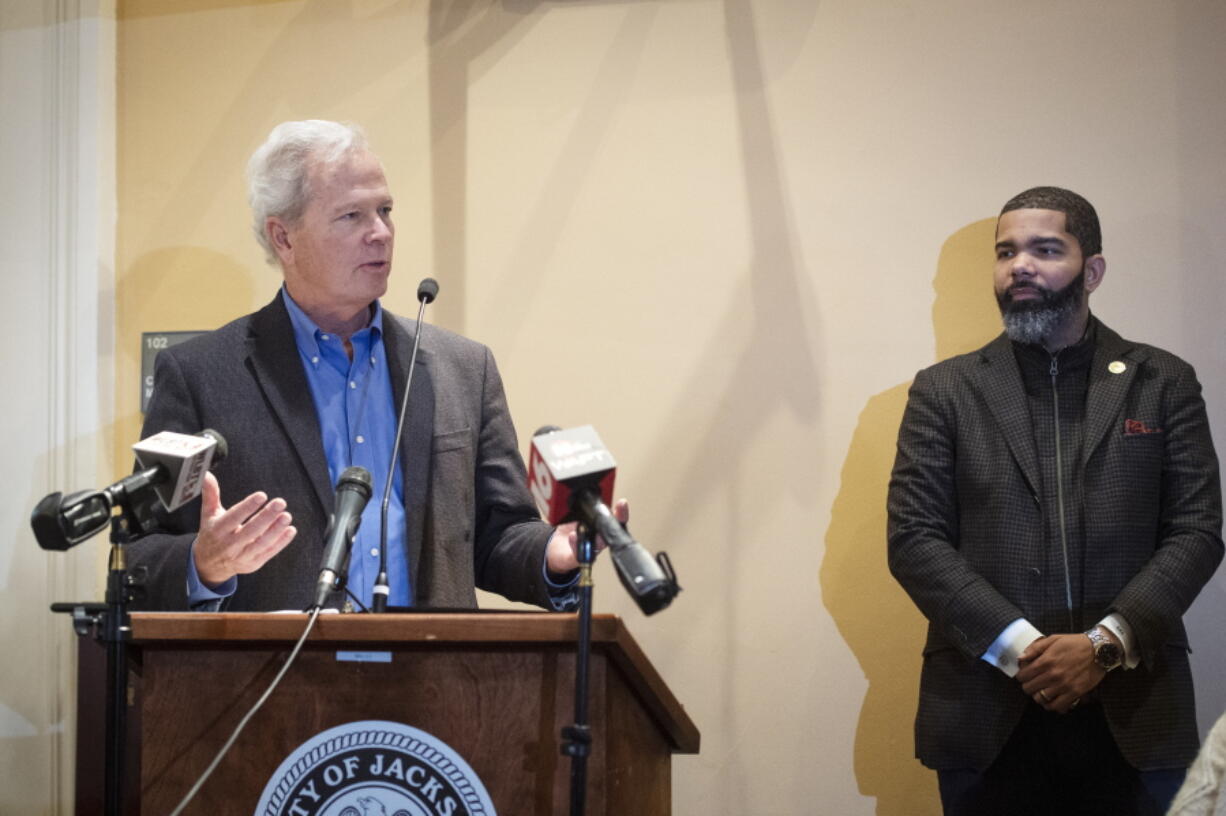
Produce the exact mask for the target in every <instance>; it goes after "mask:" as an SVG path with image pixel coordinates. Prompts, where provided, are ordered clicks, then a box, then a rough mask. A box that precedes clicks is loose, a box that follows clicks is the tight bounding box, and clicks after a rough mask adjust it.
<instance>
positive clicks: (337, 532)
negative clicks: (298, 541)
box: [315, 466, 373, 607]
mask: <svg viewBox="0 0 1226 816" xmlns="http://www.w3.org/2000/svg"><path fill="white" fill-rule="evenodd" d="M372 492H373V491H372V490H371V486H370V471H369V470H367V469H366V468H364V467H356V466H355V467H348V468H345V472H344V473H342V474H341V478H340V480H339V481H337V483H336V503H335V507H334V508H333V511H332V517H331V518H330V519H328V529H327V532H325V533H324V555H323V560H322V561H321V562H320V565H319V581H318V582H317V583H316V584H315V606H316V607H322V606H323V605H324V604H325V603H327V601H328V595H330V594H331V593H333V592H335V591H336V590H339V589H343V588H344V586H345V576H346V574H347V572H348V567H349V550H350V548H352V547H353V537H354V536H355V535H357V532H358V527H359V526H360V525H361V523H362V511H363V510H365V509H366V503H367V502H368V501H370V495H371V493H372Z"/></svg>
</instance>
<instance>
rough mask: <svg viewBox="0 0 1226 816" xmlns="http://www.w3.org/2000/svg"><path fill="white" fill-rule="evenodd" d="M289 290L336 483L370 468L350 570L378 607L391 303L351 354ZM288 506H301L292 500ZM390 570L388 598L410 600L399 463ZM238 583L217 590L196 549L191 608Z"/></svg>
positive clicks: (358, 590)
mask: <svg viewBox="0 0 1226 816" xmlns="http://www.w3.org/2000/svg"><path fill="white" fill-rule="evenodd" d="M281 297H282V299H283V300H284V302H285V308H286V310H287V311H288V312H289V318H290V323H291V324H292V325H293V328H294V342H295V344H296V345H297V346H298V355H299V357H300V358H301V359H302V366H303V370H304V371H305V372H306V378H307V385H308V387H309V388H310V391H311V398H312V400H313V401H314V403H315V414H316V416H317V417H318V419H319V429H320V434H321V436H322V437H323V445H324V456H325V458H326V459H327V460H328V476H329V479H330V481H331V482H332V484H334V485H335V484H336V482H337V480H339V479H340V475H341V473H342V472H344V470H345V468H347V467H350V466H352V465H360V466H361V467H364V468H366V469H367V470H368V471H370V476H371V481H372V483H373V487H374V492H373V494H372V496H371V499H370V502H369V503H367V505H366V510H365V511H364V512H363V513H362V524H361V526H360V527H359V529H358V534H357V536H356V537H355V538H354V543H353V551H352V554H351V555H350V559H349V575H348V586H349V590H350V591H351V592H352V593H353V594H354V595H356V596H357V597H358V598H359V599H360V600H361V601H362V603H363V604H365V605H367V606H370V604H371V596H372V594H373V593H372V588H373V586H374V583H375V578H376V577H377V576H378V574H379V520H380V515H381V513H382V510H381V508H382V504H383V491H384V486H385V485H386V484H387V469H388V466H389V465H390V464H391V455H392V444H393V442H394V441H395V438H396V416H397V414H396V405H395V398H394V397H393V394H392V377H391V373H390V371H389V369H388V365H387V355H386V353H385V349H384V346H383V307H382V306H381V305H379V302H378V301H375V313H374V316H373V317H372V318H371V320H370V323H369V324H367V326H366V328H364V329H362V330H361V331H359V332H357V333H356V334H354V335H353V336H352V337H350V338H349V342H350V345H351V346H352V348H353V359H352V360H350V359H349V355H348V354H347V353H346V352H345V345H344V341H342V340H341V338H339V337H337V336H336V335H334V334H330V333H328V332H325V331H324V330H322V329H320V328H319V326H317V325H315V322H314V321H313V320H311V318H310V317H308V316H307V314H306V312H304V311H302V308H301V307H300V306H298V304H297V303H295V302H294V299H293V298H292V297H290V295H289V292H287V291H286V290H285V288H284V287H282V289H281ZM288 510H289V511H290V512H291V513H293V512H294V508H292V507H290V508H288ZM303 543H307V542H303ZM311 544H322V542H311ZM387 574H388V583H389V585H390V587H391V594H390V595H389V596H388V605H389V606H409V605H410V604H411V603H412V601H413V595H412V585H411V582H410V577H409V565H408V557H407V553H406V550H405V529H404V476H403V473H402V469H401V467H400V465H399V463H397V466H396V472H395V475H394V477H393V479H392V494H391V497H390V499H389V501H388V508H387ZM237 586H238V581H237V579H236V578H231V579H230V580H229V581H227V582H226V583H224V584H222V585H221V586H219V587H217V588H216V589H215V590H210V589H209V588H208V587H207V586H205V585H204V584H203V583H202V582H201V581H200V578H199V575H198V574H197V572H196V565H195V558H194V557H191V556H189V559H188V575H187V594H188V603H189V605H190V606H191V608H193V609H208V608H216V606H217V605H218V604H219V603H220V601H221V599H223V598H226V597H228V596H230V595H233V594H234V590H235V589H236V588H237Z"/></svg>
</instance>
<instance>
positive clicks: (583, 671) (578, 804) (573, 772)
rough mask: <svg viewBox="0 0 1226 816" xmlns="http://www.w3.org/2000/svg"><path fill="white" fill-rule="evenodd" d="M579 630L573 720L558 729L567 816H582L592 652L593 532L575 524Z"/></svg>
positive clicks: (589, 731)
mask: <svg viewBox="0 0 1226 816" xmlns="http://www.w3.org/2000/svg"><path fill="white" fill-rule="evenodd" d="M578 534H579V552H578V555H579V619H578V623H579V633H578V643H577V647H576V651H575V721H574V723H572V724H571V725H568V726H566V727H564V728H563V729H562V749H561V750H562V754H563V755H564V756H569V757H570V816H583V812H584V807H585V804H586V799H587V758H588V754H589V753H591V749H592V729H591V727H590V726H589V725H588V722H587V708H588V685H589V683H588V670H589V666H590V663H591V655H592V561H593V560H594V557H595V552H596V544H595V535H596V534H595V531H593V530H591V529H589V528H588V527H587V525H586V524H580V525H579V530H578Z"/></svg>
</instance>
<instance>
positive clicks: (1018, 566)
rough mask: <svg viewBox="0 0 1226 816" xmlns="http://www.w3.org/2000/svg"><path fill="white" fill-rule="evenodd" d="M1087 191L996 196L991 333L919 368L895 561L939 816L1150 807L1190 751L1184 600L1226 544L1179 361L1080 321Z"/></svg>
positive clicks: (893, 510) (1091, 256) (1088, 280)
mask: <svg viewBox="0 0 1226 816" xmlns="http://www.w3.org/2000/svg"><path fill="white" fill-rule="evenodd" d="M1105 273H1106V261H1105V260H1104V258H1103V256H1102V254H1101V235H1100V230H1099V223H1098V216H1097V214H1096V213H1095V211H1094V208H1093V207H1092V206H1091V205H1090V203H1089V202H1088V201H1086V200H1085V199H1084V198H1082V197H1081V196H1079V195H1077V194H1075V193H1072V192H1070V191H1068V190H1063V189H1060V188H1056V187H1037V188H1034V189H1031V190H1027V191H1026V192H1024V193H1021V194H1019V195H1018V196H1015V197H1014V198H1013V199H1011V200H1010V201H1009V202H1008V203H1006V204H1005V206H1004V208H1003V209H1002V211H1001V214H1000V217H999V220H998V221H997V228H996V268H995V276H994V282H995V290H996V297H997V301H998V302H999V305H1000V309H1001V314H1002V316H1003V318H1004V325H1005V332H1004V334H1002V335H1001V336H1000V337H998V338H997V339H996V340H994V341H993V342H991V343H989V344H988V345H986V346H984V347H983V348H982V349H979V350H978V351H975V352H973V353H971V354H965V355H962V356H959V357H955V358H953V359H951V360H946V361H945V362H943V363H939V364H937V365H935V366H932V367H931V368H928V369H926V370H924V371H921V372H920V373H919V374H918V375H917V376H916V378H915V383H914V385H913V386H912V388H911V392H910V396H909V399H908V403H907V410H906V414H905V415H904V417H903V421H902V426H901V429H900V431H899V438H898V455H897V459H896V461H895V465H894V471H893V475H892V477H891V480H890V492H889V508H888V509H889V560H890V569H891V571H892V572H893V574H894V576H895V577H896V578H897V579H898V581H899V583H901V584H902V586H903V587H904V589H906V591H907V593H908V594H909V595H910V596H911V598H912V599H913V600H914V601H915V603H916V605H917V606H918V607H919V608H920V611H922V612H923V613H924V615H925V616H926V617H927V618H928V621H929V625H928V637H927V642H926V643H925V645H924V650H923V655H924V657H923V669H922V673H921V678H920V700H919V712H918V714H917V717H916V725H915V733H916V754H917V756H918V757H919V759H920V760H921V761H922V762H923V763H924V764H925V765H927V766H928V767H931V768H934V769H936V771H937V774H938V782H939V786H940V791H941V799H942V803H943V805H944V808H945V812H946V813H947V814H1012V813H1017V814H1038V813H1042V814H1055V813H1069V814H1079V815H1080V814H1098V813H1101V814H1111V816H1120V814H1151V813H1152V814H1160V813H1164V812H1165V810H1166V806H1167V805H1168V804H1169V802H1170V800H1171V798H1172V797H1173V795H1174V793H1175V791H1176V790H1177V789H1178V786H1179V783H1180V781H1181V780H1182V778H1183V775H1184V769H1185V768H1186V767H1187V765H1188V763H1189V762H1190V761H1191V760H1192V758H1193V757H1194V756H1195V755H1196V750H1197V743H1198V739H1197V731H1196V721H1195V715H1194V709H1193V694H1192V677H1191V671H1190V668H1189V665H1188V651H1189V649H1188V641H1187V635H1186V633H1185V631H1184V627H1183V623H1182V615H1183V613H1184V611H1185V610H1186V609H1187V608H1188V606H1189V605H1190V604H1191V603H1192V600H1193V599H1194V598H1195V597H1196V594H1197V593H1198V592H1199V591H1200V589H1201V587H1202V586H1203V585H1204V583H1205V582H1206V581H1207V580H1208V579H1209V577H1210V576H1211V575H1212V574H1213V571H1214V569H1215V568H1216V567H1217V564H1218V563H1219V561H1220V560H1221V558H1222V550H1223V547H1222V540H1221V536H1220V534H1221V489H1220V486H1219V480H1218V466H1217V459H1216V456H1215V454H1214V450H1213V442H1212V440H1211V438H1210V435H1209V426H1208V421H1207V418H1206V415H1205V406H1204V402H1203V400H1202V399H1201V395H1200V391H1201V389H1200V384H1199V383H1198V382H1197V380H1196V376H1195V373H1194V372H1193V370H1192V368H1191V366H1189V365H1188V364H1187V363H1185V362H1184V361H1182V360H1180V359H1179V358H1177V357H1175V356H1174V355H1172V354H1169V353H1167V352H1165V351H1162V350H1161V349H1157V348H1154V347H1152V346H1147V345H1143V344H1141V343H1135V342H1132V341H1128V340H1124V339H1123V338H1121V337H1120V336H1119V335H1118V334H1116V333H1115V332H1114V331H1112V330H1111V329H1109V328H1107V326H1105V325H1104V324H1103V323H1101V322H1100V321H1099V320H1098V319H1097V318H1095V317H1094V316H1092V315H1091V314H1090V308H1089V296H1090V294H1091V293H1092V292H1094V291H1095V290H1096V289H1097V288H1098V287H1099V286H1100V285H1101V284H1102V282H1103V277H1104V275H1105Z"/></svg>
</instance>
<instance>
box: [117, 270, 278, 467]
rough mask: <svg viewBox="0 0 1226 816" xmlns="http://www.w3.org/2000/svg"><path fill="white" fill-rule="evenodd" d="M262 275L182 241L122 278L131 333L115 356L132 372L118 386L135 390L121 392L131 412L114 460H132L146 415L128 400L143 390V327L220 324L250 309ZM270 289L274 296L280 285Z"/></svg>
mask: <svg viewBox="0 0 1226 816" xmlns="http://www.w3.org/2000/svg"><path fill="white" fill-rule="evenodd" d="M262 274H263V273H262V272H260V271H256V272H253V271H252V270H251V269H249V268H248V267H246V266H244V265H243V264H240V263H238V262H237V261H235V260H234V259H233V258H231V257H229V256H227V255H223V254H221V253H219V252H214V251H213V250H210V249H204V248H201V247H193V246H179V247H172V248H168V249H159V250H157V251H155V252H149V253H146V254H145V255H142V256H141V257H139V258H137V259H136V260H135V261H134V262H133V263H132V265H131V266H130V267H129V269H128V271H127V273H126V274H125V275H124V276H123V277H122V278H120V279H119V281H118V289H117V290H116V292H115V304H116V310H117V314H116V325H118V326H121V327H128V328H129V332H128V333H127V334H124V335H121V336H120V337H119V338H118V342H119V344H120V347H119V349H118V351H117V352H116V355H115V356H116V359H118V360H120V361H121V366H122V369H121V370H123V371H130V372H133V376H132V379H131V380H130V381H125V382H121V383H119V384H118V385H117V390H119V389H130V393H117V394H116V402H117V405H118V406H119V407H120V408H123V407H124V406H128V407H129V411H128V413H126V414H123V415H121V416H117V417H116V419H115V444H116V446H117V447H116V448H115V449H114V450H115V454H116V457H117V458H116V460H115V461H117V462H121V463H122V462H130V461H131V457H132V454H131V451H130V450H129V448H128V446H129V445H131V444H132V443H133V442H135V441H137V439H139V438H140V428H141V423H142V422H143V420H144V417H143V416H142V415H141V413H140V409H139V405H140V403H139V401H134V402H130V401H129V400H131V399H132V398H133V397H138V395H139V393H140V377H139V372H140V332H143V331H177V330H195V329H202V330H208V329H216V328H218V327H219V326H222V325H224V324H225V323H228V322H230V321H231V320H233V319H235V318H236V317H239V316H240V315H243V314H246V313H247V312H249V311H250V308H249V304H250V303H251V301H252V298H254V297H255V293H256V289H257V286H258V287H260V288H264V286H265V285H266V284H265V283H264V281H263V280H257V278H259V277H261V276H262ZM268 288H269V292H270V295H269V297H270V298H271V293H272V292H274V291H275V290H274V289H272V287H268ZM261 305H262V304H261ZM202 321H203V324H202Z"/></svg>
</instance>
